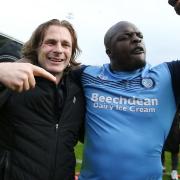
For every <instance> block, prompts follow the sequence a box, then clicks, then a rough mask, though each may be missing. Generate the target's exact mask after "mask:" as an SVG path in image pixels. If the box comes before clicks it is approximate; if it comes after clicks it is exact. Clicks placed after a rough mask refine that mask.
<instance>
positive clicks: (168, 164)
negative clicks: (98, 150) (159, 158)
mask: <svg viewBox="0 0 180 180" xmlns="http://www.w3.org/2000/svg"><path fill="white" fill-rule="evenodd" d="M82 151H83V144H81V143H78V144H77V146H76V148H75V154H76V159H77V163H76V172H79V171H80V168H81V162H82ZM165 158H166V174H165V175H164V176H163V180H170V172H171V157H170V153H169V152H165ZM179 164H180V163H179ZM178 172H179V173H180V166H179V167H178Z"/></svg>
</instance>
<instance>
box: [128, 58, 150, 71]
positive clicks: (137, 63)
mask: <svg viewBox="0 0 180 180" xmlns="http://www.w3.org/2000/svg"><path fill="white" fill-rule="evenodd" d="M145 65H146V61H145V60H139V61H135V62H134V63H132V64H129V71H134V70H137V69H141V68H143V67H144V66H145Z"/></svg>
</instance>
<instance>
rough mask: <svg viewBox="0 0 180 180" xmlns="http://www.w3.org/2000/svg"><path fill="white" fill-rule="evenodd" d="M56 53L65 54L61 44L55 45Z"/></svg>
mask: <svg viewBox="0 0 180 180" xmlns="http://www.w3.org/2000/svg"><path fill="white" fill-rule="evenodd" d="M54 50H55V51H56V52H58V53H62V52H63V46H62V44H61V43H60V42H58V43H56V45H55V49H54Z"/></svg>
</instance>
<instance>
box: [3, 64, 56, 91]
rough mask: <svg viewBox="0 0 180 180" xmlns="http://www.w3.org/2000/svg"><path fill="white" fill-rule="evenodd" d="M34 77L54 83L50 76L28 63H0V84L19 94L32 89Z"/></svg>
mask: <svg viewBox="0 0 180 180" xmlns="http://www.w3.org/2000/svg"><path fill="white" fill-rule="evenodd" d="M34 76H41V77H44V78H46V79H49V80H51V81H53V82H56V78H55V77H54V76H53V75H52V74H50V73H48V72H47V71H45V70H44V69H42V68H40V67H37V66H35V65H32V64H30V63H0V83H1V84H3V85H4V86H6V87H8V88H9V89H12V90H14V91H18V92H21V91H26V90H29V89H31V88H34V87H35V84H36V82H35V78H34Z"/></svg>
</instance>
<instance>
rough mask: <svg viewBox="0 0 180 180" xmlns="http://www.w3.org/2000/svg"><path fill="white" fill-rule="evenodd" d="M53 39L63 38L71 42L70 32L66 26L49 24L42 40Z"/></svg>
mask: <svg viewBox="0 0 180 180" xmlns="http://www.w3.org/2000/svg"><path fill="white" fill-rule="evenodd" d="M48 39H55V40H61V41H62V40H65V41H68V42H72V37H71V33H70V32H69V30H68V29H67V28H66V27H63V26H58V25H52V26H49V27H48V29H47V30H46V32H45V35H44V40H48Z"/></svg>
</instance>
